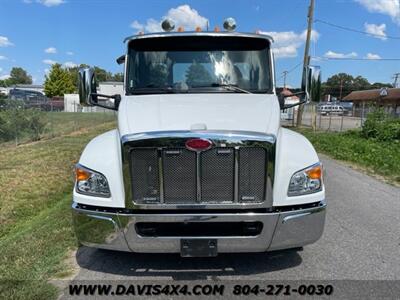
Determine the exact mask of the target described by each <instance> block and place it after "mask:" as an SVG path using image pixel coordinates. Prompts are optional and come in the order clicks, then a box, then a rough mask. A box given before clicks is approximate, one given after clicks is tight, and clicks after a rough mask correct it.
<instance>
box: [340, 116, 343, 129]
mask: <svg viewBox="0 0 400 300" xmlns="http://www.w3.org/2000/svg"><path fill="white" fill-rule="evenodd" d="M342 130H343V115H342V119H341V120H340V132H342Z"/></svg>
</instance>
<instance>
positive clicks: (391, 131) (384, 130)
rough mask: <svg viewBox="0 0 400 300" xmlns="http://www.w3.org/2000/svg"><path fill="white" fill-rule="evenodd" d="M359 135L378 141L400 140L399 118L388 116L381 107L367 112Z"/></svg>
mask: <svg viewBox="0 0 400 300" xmlns="http://www.w3.org/2000/svg"><path fill="white" fill-rule="evenodd" d="M361 136H362V137H364V138H373V139H377V140H379V141H396V140H400V119H396V118H393V117H391V116H389V115H388V114H386V113H385V112H384V111H383V109H382V108H378V109H375V110H374V111H373V112H371V113H369V114H368V116H367V120H366V121H365V123H364V125H363V127H362V129H361Z"/></svg>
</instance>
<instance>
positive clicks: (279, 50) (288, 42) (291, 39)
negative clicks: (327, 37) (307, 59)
mask: <svg viewBox="0 0 400 300" xmlns="http://www.w3.org/2000/svg"><path fill="white" fill-rule="evenodd" d="M260 33H261V34H266V35H270V36H272V37H273V39H274V43H273V44H272V51H273V52H274V54H275V57H276V58H283V57H296V56H297V54H298V53H297V50H298V49H299V48H300V47H301V46H302V45H303V44H304V43H305V41H306V38H307V31H306V30H304V31H303V32H301V33H296V32H294V31H280V32H277V31H270V32H267V31H260ZM318 38H319V33H318V32H317V31H315V30H313V31H312V32H311V40H312V41H316V40H317V39H318Z"/></svg>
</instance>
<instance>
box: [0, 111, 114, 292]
mask: <svg viewBox="0 0 400 300" xmlns="http://www.w3.org/2000/svg"><path fill="white" fill-rule="evenodd" d="M52 114H54V113H52ZM52 117H53V118H54V121H56V122H55V123H54V124H55V126H54V135H55V136H57V137H55V138H51V139H47V140H43V141H40V142H35V143H30V144H26V145H21V146H18V147H15V146H2V147H1V148H0V224H1V226H0V253H1V256H0V299H51V298H56V296H57V294H58V291H57V289H56V288H55V287H54V286H52V285H51V284H49V283H48V282H47V281H48V279H49V278H53V277H57V276H61V275H63V274H65V272H66V268H65V265H63V263H62V262H63V260H64V259H65V258H66V257H67V254H68V252H69V250H71V249H74V248H75V247H76V241H75V237H74V234H73V231H72V228H71V215H70V205H71V198H72V186H73V166H74V164H75V163H76V162H77V161H78V159H79V156H80V153H81V152H82V150H83V148H84V146H85V145H86V144H87V142H88V141H90V139H92V138H93V137H94V136H96V135H98V134H100V133H102V132H105V131H107V130H110V129H112V128H115V126H116V123H115V121H112V120H113V119H114V118H112V119H111V118H110V119H108V122H104V121H105V119H104V116H99V115H96V114H95V115H94V116H93V115H92V114H78V115H76V116H73V115H72V114H68V113H57V115H52ZM86 117H87V118H88V120H86V119H85V118H86ZM74 122H75V124H80V125H79V126H77V127H73V126H74V125H73V123H74ZM82 128H87V129H82ZM66 133H68V134H66Z"/></svg>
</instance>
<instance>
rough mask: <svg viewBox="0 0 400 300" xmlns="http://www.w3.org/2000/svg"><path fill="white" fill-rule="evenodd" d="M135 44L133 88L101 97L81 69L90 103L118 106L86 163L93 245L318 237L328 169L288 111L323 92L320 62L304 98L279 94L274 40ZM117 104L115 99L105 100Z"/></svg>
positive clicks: (131, 50) (131, 48) (282, 242)
mask: <svg viewBox="0 0 400 300" xmlns="http://www.w3.org/2000/svg"><path fill="white" fill-rule="evenodd" d="M162 25H163V28H164V29H165V31H166V32H160V33H149V34H142V33H140V34H138V35H135V36H132V37H129V38H127V39H126V40H125V43H126V54H125V55H123V56H121V57H120V58H119V59H117V62H118V63H120V64H125V76H124V78H125V79H124V92H123V95H100V94H98V93H97V92H96V80H95V76H94V71H93V70H92V69H87V68H86V69H81V70H80V72H79V77H80V101H81V104H83V105H97V106H105V107H108V108H110V109H114V110H116V111H118V127H117V128H116V129H114V130H111V131H108V132H106V133H104V134H101V135H99V136H97V137H95V138H94V139H93V140H91V141H90V142H89V144H88V145H87V146H86V148H85V149H84V151H83V153H82V156H81V157H80V160H79V163H78V164H77V165H76V182H75V186H74V192H73V204H72V212H73V220H74V226H75V231H76V235H77V237H78V240H79V242H80V243H81V244H83V245H86V246H92V247H98V248H104V249H113V250H121V251H130V252H146V253H180V254H181V255H182V256H184V257H186V256H216V255H217V254H218V253H224V252H265V251H272V250H278V249H289V248H298V247H302V246H304V245H306V244H310V243H313V242H315V241H317V240H318V239H319V238H320V237H321V235H322V232H323V228H324V222H325V209H326V202H325V189H324V184H323V178H322V173H323V172H322V165H321V162H320V160H319V158H318V156H317V153H316V152H315V150H314V148H313V146H312V145H311V143H310V142H309V141H308V140H307V139H306V138H305V137H304V136H302V135H300V134H298V133H296V132H294V131H291V130H289V129H286V128H283V127H282V126H281V124H280V111H281V110H284V109H286V108H288V107H289V106H293V105H301V104H302V103H305V102H306V101H310V100H311V99H312V98H313V97H318V95H319V87H320V75H319V69H318V68H317V67H311V66H307V67H306V68H305V69H304V72H303V80H302V82H303V84H302V87H303V92H301V93H299V94H298V95H299V96H300V99H301V100H300V101H299V103H297V104H291V105H287V104H286V105H285V98H284V97H283V96H282V97H280V96H277V94H276V91H275V74H274V59H273V54H272V51H271V44H272V43H273V39H272V38H271V37H269V36H266V35H262V34H258V33H254V34H252V33H238V32H235V31H234V30H233V29H234V28H235V27H236V25H235V23H234V21H233V20H232V19H230V20H228V21H226V22H225V23H224V27H225V29H226V30H225V31H219V30H216V31H212V32H210V31H206V32H204V31H201V30H200V29H197V30H196V31H195V32H185V31H183V30H182V29H181V28H179V29H178V30H177V31H174V26H173V24H172V22H171V21H170V20H166V21H164V22H163V24H162ZM104 100H107V101H104Z"/></svg>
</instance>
